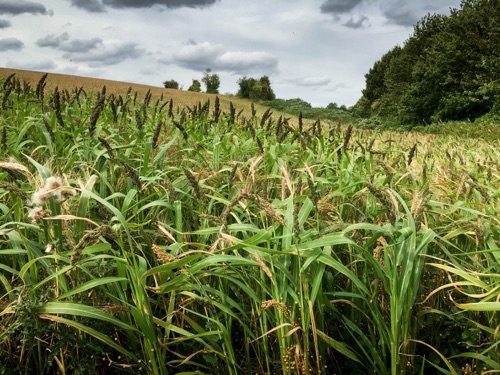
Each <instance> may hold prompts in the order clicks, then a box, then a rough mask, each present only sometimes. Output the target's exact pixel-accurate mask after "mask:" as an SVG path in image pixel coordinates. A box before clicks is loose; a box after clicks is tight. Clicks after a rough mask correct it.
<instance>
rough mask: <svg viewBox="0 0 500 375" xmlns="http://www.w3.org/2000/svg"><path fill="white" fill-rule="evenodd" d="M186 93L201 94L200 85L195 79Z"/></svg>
mask: <svg viewBox="0 0 500 375" xmlns="http://www.w3.org/2000/svg"><path fill="white" fill-rule="evenodd" d="M188 91H194V92H201V83H200V81H198V80H197V79H193V83H192V84H191V86H189V88H188Z"/></svg>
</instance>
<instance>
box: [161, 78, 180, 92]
mask: <svg viewBox="0 0 500 375" xmlns="http://www.w3.org/2000/svg"><path fill="white" fill-rule="evenodd" d="M163 86H164V87H165V88H166V89H175V90H179V82H177V81H175V80H173V79H171V80H170V81H165V82H163Z"/></svg>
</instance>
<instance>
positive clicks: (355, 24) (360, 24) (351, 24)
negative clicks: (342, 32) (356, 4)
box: [343, 16, 369, 29]
mask: <svg viewBox="0 0 500 375" xmlns="http://www.w3.org/2000/svg"><path fill="white" fill-rule="evenodd" d="M365 21H367V22H368V21H369V20H368V17H366V16H361V17H359V19H358V20H357V21H354V18H353V17H351V18H350V19H349V21H347V22H346V23H344V24H343V25H344V26H345V27H349V28H351V29H362V28H363V27H364V25H363V23H364V22H365Z"/></svg>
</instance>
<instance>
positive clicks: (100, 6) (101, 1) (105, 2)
mask: <svg viewBox="0 0 500 375" xmlns="http://www.w3.org/2000/svg"><path fill="white" fill-rule="evenodd" d="M69 1H70V3H71V5H73V6H75V7H78V8H81V9H84V10H86V11H88V12H104V11H106V7H110V8H151V7H153V6H155V5H159V6H164V7H167V8H171V9H173V8H182V7H188V8H202V7H206V6H210V5H213V4H215V3H216V2H217V1H218V0H69Z"/></svg>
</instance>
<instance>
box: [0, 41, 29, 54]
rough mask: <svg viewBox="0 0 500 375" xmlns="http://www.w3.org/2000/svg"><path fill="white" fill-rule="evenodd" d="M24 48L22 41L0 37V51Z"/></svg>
mask: <svg viewBox="0 0 500 375" xmlns="http://www.w3.org/2000/svg"><path fill="white" fill-rule="evenodd" d="M23 48H24V43H23V42H21V41H20V40H19V39H16V38H4V39H0V52H3V51H20V50H21V49H23Z"/></svg>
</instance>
